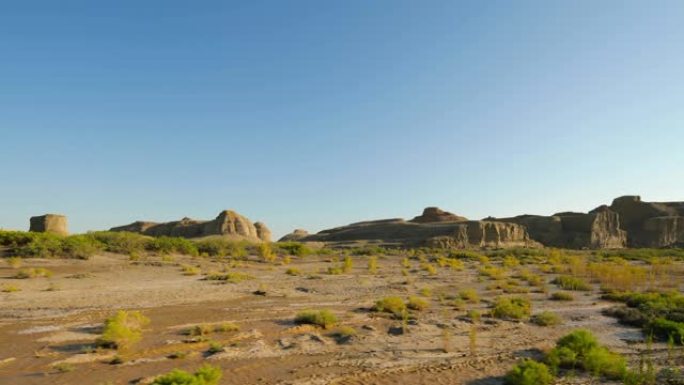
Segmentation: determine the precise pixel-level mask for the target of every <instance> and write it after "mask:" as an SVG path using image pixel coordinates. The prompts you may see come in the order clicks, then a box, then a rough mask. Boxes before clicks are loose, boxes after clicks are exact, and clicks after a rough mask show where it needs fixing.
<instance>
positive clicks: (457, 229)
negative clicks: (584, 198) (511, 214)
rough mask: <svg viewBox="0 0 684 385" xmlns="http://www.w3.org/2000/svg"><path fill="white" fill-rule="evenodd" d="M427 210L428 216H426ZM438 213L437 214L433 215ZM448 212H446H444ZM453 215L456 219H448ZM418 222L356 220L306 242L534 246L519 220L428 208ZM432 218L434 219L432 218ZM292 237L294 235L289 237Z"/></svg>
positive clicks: (313, 235) (429, 245) (430, 245)
mask: <svg viewBox="0 0 684 385" xmlns="http://www.w3.org/2000/svg"><path fill="white" fill-rule="evenodd" d="M426 212H427V214H428V215H425V214H426ZM434 213H436V214H437V215H436V216H435V215H433V214H434ZM441 213H444V214H441ZM445 217H451V218H454V219H455V220H451V221H448V220H445V219H444V218H445ZM417 218H419V219H418V220H417V221H416V220H415V219H414V220H411V221H405V220H403V219H384V220H378V221H367V222H358V223H353V224H350V225H347V226H342V227H337V228H334V229H329V230H324V231H321V232H319V233H317V234H312V235H308V236H305V237H301V238H299V239H298V240H300V241H305V242H327V243H338V244H339V243H345V242H358V241H362V242H372V243H376V244H383V245H390V246H391V245H394V246H405V247H411V246H428V247H443V248H468V247H518V246H521V247H522V246H534V245H535V243H534V242H532V241H531V240H530V238H529V236H528V234H527V231H526V230H525V228H524V227H523V226H521V225H518V224H515V223H503V222H496V221H467V220H465V218H463V217H457V216H454V215H453V214H450V213H445V212H442V211H441V210H439V209H437V210H434V209H432V208H429V209H426V211H425V212H424V213H423V215H422V216H420V217H417ZM428 218H430V220H429V221H428ZM288 239H291V237H288Z"/></svg>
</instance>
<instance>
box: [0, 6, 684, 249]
mask: <svg viewBox="0 0 684 385" xmlns="http://www.w3.org/2000/svg"><path fill="white" fill-rule="evenodd" d="M683 170H684V2H683V1H680V0H673V1H668V0H660V1H622V0H621V1H613V0H603V1H594V0H578V1H554V0H551V1H550V0H539V1H524V0H521V1H507V0H501V1H496V0H495V1H481V0H474V1H451V0H449V1H414V0H411V1H408V0H377V1H367V0H345V1H321V0H311V1H298V0H295V1H280V0H273V1H259V0H250V1H241V2H237V1H179V0H163V1H161V0H159V1H153V0H150V1H140V0H129V1H124V0H121V1H90V0H89V1H70V0H60V1H54V0H45V1H32V0H21V1H19V0H14V1H13V0H8V1H3V2H2V4H0V227H3V228H14V229H27V228H28V218H29V217H30V216H32V215H38V214H43V213H48V212H56V213H63V214H66V215H67V216H68V217H69V222H70V228H71V230H72V231H75V232H82V231H87V230H96V229H107V228H109V227H111V226H114V225H121V224H126V223H129V222H132V221H134V220H138V219H148V220H159V221H162V220H173V219H179V218H181V217H183V216H190V217H193V218H203V219H210V218H213V217H214V216H215V215H216V214H217V213H218V212H219V211H220V210H222V209H228V208H232V209H235V210H237V211H238V212H240V213H242V214H244V215H246V216H247V217H249V218H250V219H252V220H261V221H264V222H266V223H267V224H268V225H269V226H270V227H271V228H272V230H273V231H274V233H275V235H276V236H280V235H283V234H285V233H286V232H289V231H291V230H292V229H294V228H305V229H308V230H310V231H319V230H322V229H324V228H327V227H332V226H338V225H343V224H346V223H350V222H354V221H359V220H365V219H377V218H388V217H405V218H406V217H412V216H414V215H417V214H419V213H420V211H421V210H422V208H423V207H425V206H431V205H436V206H440V207H442V208H444V209H447V210H449V211H453V212H456V213H458V214H461V215H465V216H467V217H470V218H482V217H485V216H487V215H493V216H509V215H516V214H523V213H535V214H545V215H548V214H552V213H554V212H557V211H565V210H575V211H586V210H589V209H592V208H594V207H595V206H598V205H599V204H603V203H610V201H611V200H612V199H613V198H614V197H616V196H619V195H625V194H639V195H641V196H642V198H643V199H644V200H650V201H663V200H684V171H683Z"/></svg>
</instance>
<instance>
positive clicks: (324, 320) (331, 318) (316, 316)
mask: <svg viewBox="0 0 684 385" xmlns="http://www.w3.org/2000/svg"><path fill="white" fill-rule="evenodd" d="M295 323H297V324H310V325H317V326H320V327H322V328H324V329H329V328H330V327H332V326H335V325H336V324H337V316H335V314H333V313H332V312H331V311H330V310H304V311H301V312H299V313H297V315H296V316H295Z"/></svg>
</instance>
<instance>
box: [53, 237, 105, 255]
mask: <svg viewBox="0 0 684 385" xmlns="http://www.w3.org/2000/svg"><path fill="white" fill-rule="evenodd" d="M102 249H103V245H102V244H101V243H100V242H98V241H97V240H96V239H95V238H93V237H92V236H90V235H71V236H69V237H66V238H63V239H62V252H61V255H64V256H67V257H69V258H78V259H88V258H90V257H92V256H93V255H95V254H97V253H98V252H100V251H101V250H102Z"/></svg>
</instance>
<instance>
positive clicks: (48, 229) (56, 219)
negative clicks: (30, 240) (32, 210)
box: [29, 214, 69, 235]
mask: <svg viewBox="0 0 684 385" xmlns="http://www.w3.org/2000/svg"><path fill="white" fill-rule="evenodd" d="M30 222H31V223H30V228H29V231H31V232H36V233H53V234H59V235H68V234H69V229H68V226H67V218H66V217H65V216H64V215H57V214H46V215H41V216H38V217H31V219H30Z"/></svg>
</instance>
